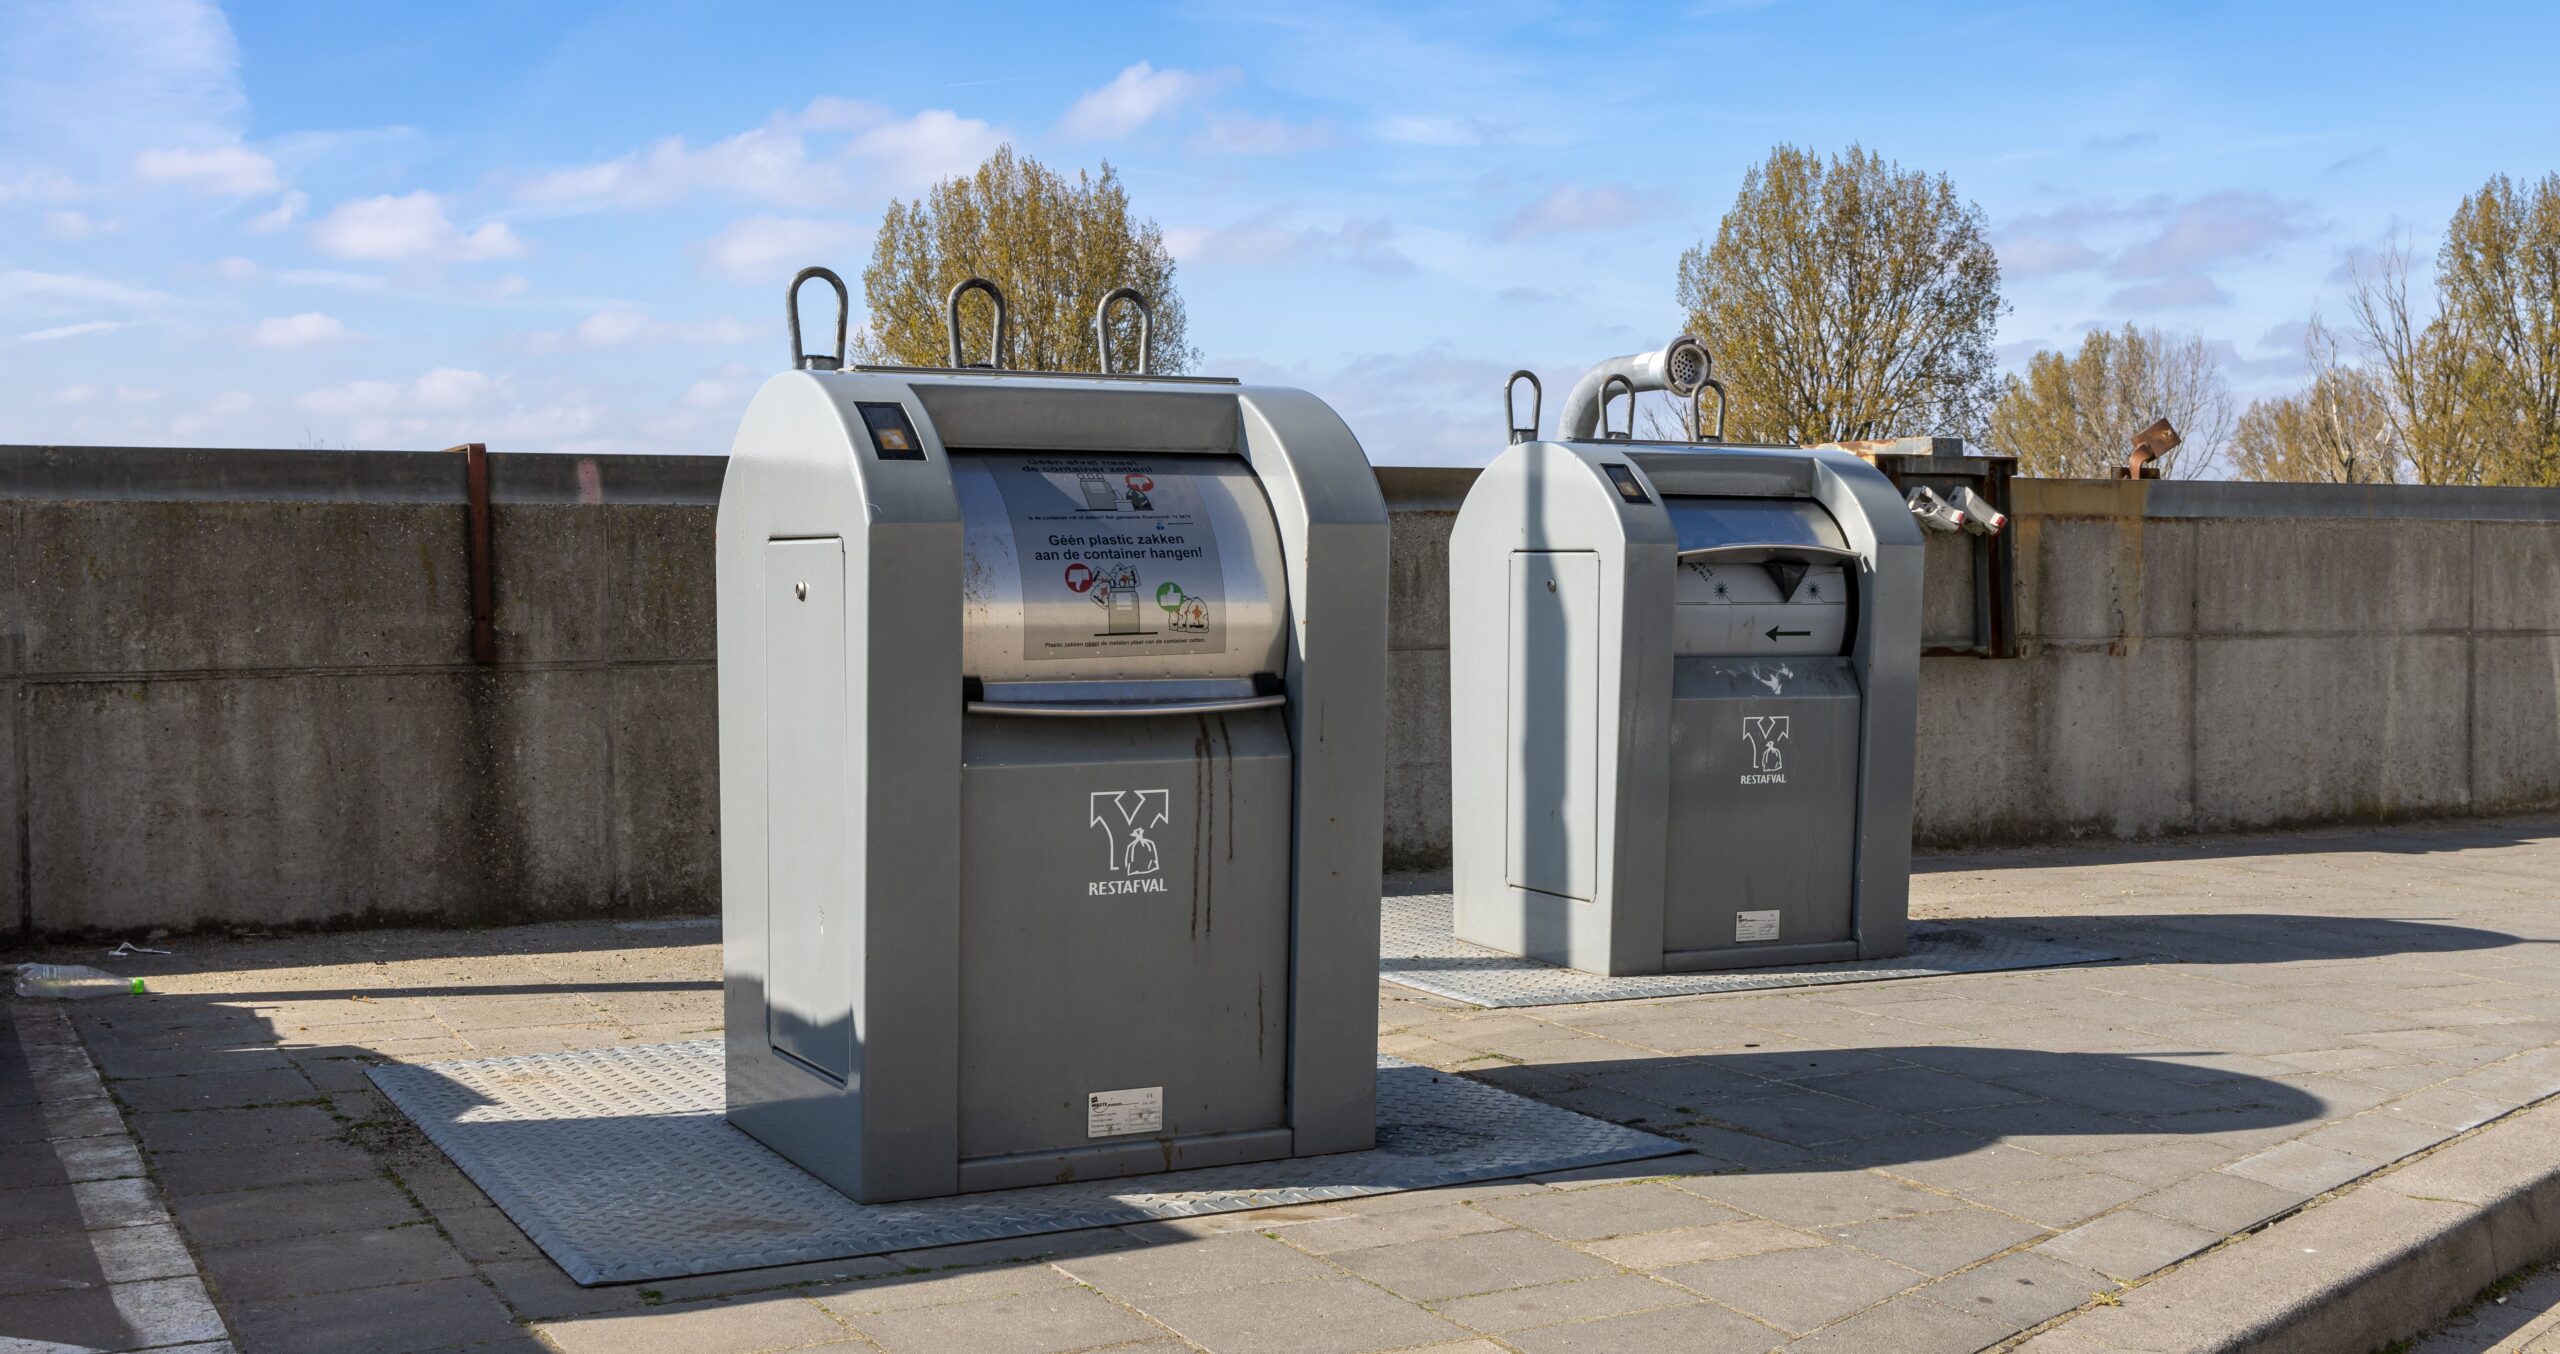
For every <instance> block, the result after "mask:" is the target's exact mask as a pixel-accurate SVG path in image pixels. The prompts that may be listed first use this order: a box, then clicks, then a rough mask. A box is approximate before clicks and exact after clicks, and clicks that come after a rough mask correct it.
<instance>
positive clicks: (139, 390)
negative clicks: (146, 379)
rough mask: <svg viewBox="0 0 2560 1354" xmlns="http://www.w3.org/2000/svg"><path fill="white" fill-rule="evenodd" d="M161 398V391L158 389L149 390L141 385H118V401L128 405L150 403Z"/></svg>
mask: <svg viewBox="0 0 2560 1354" xmlns="http://www.w3.org/2000/svg"><path fill="white" fill-rule="evenodd" d="M159 398H160V392H159V391H157V390H149V389H145V388H144V387H141V386H117V387H116V403H118V404H121V405H126V406H128V407H130V406H133V405H141V404H149V403H151V402H152V401H154V400H157V399H159Z"/></svg>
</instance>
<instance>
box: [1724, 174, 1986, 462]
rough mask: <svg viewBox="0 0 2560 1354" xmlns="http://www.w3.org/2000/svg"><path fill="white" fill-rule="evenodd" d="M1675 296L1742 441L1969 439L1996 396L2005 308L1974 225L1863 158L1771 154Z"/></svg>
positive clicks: (1967, 208) (1919, 178)
mask: <svg viewBox="0 0 2560 1354" xmlns="http://www.w3.org/2000/svg"><path fill="white" fill-rule="evenodd" d="M1678 295H1679V300H1680V304H1681V305H1682V306H1683V307H1684V308H1686V309H1687V311H1688V313H1689V326H1690V332H1691V333H1694V334H1696V335H1698V336H1699V337H1700V338H1701V339H1703V340H1705V342H1706V344H1707V347H1708V348H1709V349H1711V350H1712V351H1713V352H1714V353H1715V357H1716V373H1717V375H1718V376H1720V377H1722V378H1723V379H1724V381H1725V383H1726V385H1727V386H1729V387H1730V388H1731V390H1732V393H1733V409H1732V413H1731V417H1730V420H1729V425H1728V426H1729V429H1730V432H1731V435H1732V436H1733V437H1734V438H1736V439H1737V440H1744V439H1748V440H1758V441H1770V442H1794V443H1813V442H1832V441H1841V440H1846V439H1857V438H1877V437H1896V436H1902V435H1906V434H1913V433H1940V434H1956V435H1963V436H1972V435H1975V434H1978V433H1979V432H1980V430H1981V427H1982V420H1983V416H1984V415H1985V414H1987V413H1988V412H1989V410H1990V407H1991V401H1992V399H1993V398H1994V397H1995V396H1996V395H1997V393H1998V386H1997V383H1996V382H1995V380H1994V362H1993V357H1992V340H1993V337H1994V335H1995V333H1996V332H1997V330H1998V327H1999V321H2000V316H2001V313H2002V312H2003V310H2004V309H2005V308H2006V307H2005V306H2004V305H2003V303H2002V302H2001V299H2000V263H1999V260H1998V258H1997V257H1996V256H1995V255H1994V254H1993V253H1992V250H1991V245H1990V242H1989V240H1988V239H1987V238H1986V231H1985V227H1984V221H1983V215H1982V209H1981V208H1980V207H1979V206H1976V205H1974V204H1973V203H1970V202H1966V201H1963V200H1961V199H1959V198H1958V197H1957V196H1956V191H1955V187H1954V185H1953V184H1951V183H1949V182H1948V181H1947V178H1946V176H1945V175H1939V176H1937V177H1935V178H1932V177H1930V176H1929V175H1927V174H1924V173H1921V172H1919V171H1916V170H1914V171H1908V172H1906V171H1904V170H1903V169H1902V167H1901V166H1899V165H1896V164H1892V163H1889V162H1887V161H1886V160H1884V159H1883V158H1882V157H1880V156H1877V155H1875V154H1873V153H1871V152H1869V151H1866V150H1863V149H1861V148H1859V147H1857V146H1851V147H1850V148H1849V150H1848V151H1847V153H1845V154H1843V155H1839V156H1836V157H1833V158H1832V159H1830V160H1829V161H1827V162H1826V161H1825V160H1824V159H1822V158H1821V157H1820V156H1817V155H1815V154H1814V153H1813V152H1811V151H1808V150H1802V149H1799V148H1797V147H1794V146H1780V147H1778V148H1777V149H1775V150H1773V151H1771V152H1770V153H1769V159H1768V161H1767V162H1766V163H1765V164H1761V165H1756V166H1754V167H1753V168H1752V169H1751V170H1750V172H1748V173H1747V174H1745V175H1744V176H1743V180H1742V191H1741V193H1740V194H1739V195H1738V196H1736V198H1735V199H1734V204H1733V209H1732V210H1731V211H1728V212H1726V213H1725V215H1724V220H1723V222H1722V223H1721V224H1720V225H1719V226H1718V227H1717V230H1716V238H1715V243H1714V244H1713V245H1706V244H1700V245H1697V246H1694V247H1692V248H1691V249H1689V250H1688V251H1687V252H1686V253H1684V254H1682V255H1681V256H1680V282H1679V293H1678Z"/></svg>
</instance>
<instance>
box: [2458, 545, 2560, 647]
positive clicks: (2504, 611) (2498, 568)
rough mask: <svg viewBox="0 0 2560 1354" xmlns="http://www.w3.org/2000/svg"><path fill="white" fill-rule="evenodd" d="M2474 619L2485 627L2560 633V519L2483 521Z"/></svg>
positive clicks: (2479, 546) (2478, 624) (2475, 583)
mask: <svg viewBox="0 0 2560 1354" xmlns="http://www.w3.org/2000/svg"><path fill="white" fill-rule="evenodd" d="M2471 532H2472V537H2471V539H2472V548H2473V549H2474V550H2475V551H2477V552H2478V557H2479V560H2480V566H2481V567H2480V571H2479V577H2478V578H2477V579H2476V580H2475V581H2474V584H2473V586H2474V587H2476V588H2477V589H2478V590H2479V596H2478V600H2477V602H2476V603H2474V607H2473V615H2472V624H2474V625H2476V626H2477V627H2479V628H2480V629H2482V630H2532V631H2540V632H2543V633H2546V634H2548V633H2554V632H2560V523H2551V522H2478V523H2474V524H2473V525H2472V527H2471Z"/></svg>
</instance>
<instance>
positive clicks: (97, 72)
mask: <svg viewBox="0 0 2560 1354" xmlns="http://www.w3.org/2000/svg"><path fill="white" fill-rule="evenodd" d="M0 22H5V24H6V25H7V33H8V37H7V39H6V40H5V41H0V147H6V148H7V149H9V150H11V151H22V150H24V149H27V148H35V147H41V148H42V154H43V155H44V158H45V159H46V161H47V162H48V164H47V165H46V176H47V177H55V176H63V175H73V176H77V177H79V178H82V179H85V180H92V181H96V180H104V179H108V178H111V177H118V176H122V175H124V174H127V173H130V172H132V171H133V169H134V168H135V162H136V157H137V156H138V155H140V154H142V153H144V152H146V151H151V150H155V149H162V148H167V147H173V146H176V147H223V146H236V145H237V144H238V143H239V140H240V132H241V129H242V126H243V124H244V122H245V119H246V115H247V109H248V101H247V99H246V97H245V96H244V95H243V93H242V90H241V85H240V47H239V43H238V42H237V41H236V40H235V39H234V37H233V36H232V32H231V26H230V24H229V23H228V22H227V21H226V20H225V19H224V18H223V14H222V10H221V8H220V6H219V5H217V4H215V3H213V0H116V2H115V3H106V2H104V0H100V2H98V3H86V4H69V5H55V4H21V5H12V6H10V7H9V8H8V11H7V14H6V17H5V19H0ZM13 167H14V166H13Z"/></svg>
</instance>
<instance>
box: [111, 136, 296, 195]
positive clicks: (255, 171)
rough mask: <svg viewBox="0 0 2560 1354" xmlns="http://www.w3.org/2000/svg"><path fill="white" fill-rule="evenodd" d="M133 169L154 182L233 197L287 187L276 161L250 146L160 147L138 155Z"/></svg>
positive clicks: (269, 191) (134, 160)
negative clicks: (199, 148) (279, 174)
mask: <svg viewBox="0 0 2560 1354" xmlns="http://www.w3.org/2000/svg"><path fill="white" fill-rule="evenodd" d="M133 172H134V173H135V174H137V175H140V176H141V177H142V178H144V179H147V180H149V181H151V182H154V183H174V184H177V185H178V186H180V187H182V188H192V189H195V190H196V191H198V192H204V193H227V194H229V195H231V196H233V197H254V196H256V195H257V194H260V193H272V192H275V191H276V190H278V189H280V188H282V187H284V181H283V180H282V179H279V178H277V177H276V162H275V161H273V160H270V159H268V158H267V157H266V156H264V155H261V154H259V153H258V152H256V151H254V150H251V149H249V148H248V147H246V146H211V147H207V148H205V149H202V150H193V149H189V148H187V147H183V146H166V147H158V148H154V149H151V150H146V151H143V152H141V153H140V154H137V155H135V156H134V157H133Z"/></svg>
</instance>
